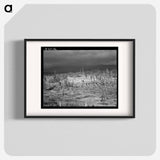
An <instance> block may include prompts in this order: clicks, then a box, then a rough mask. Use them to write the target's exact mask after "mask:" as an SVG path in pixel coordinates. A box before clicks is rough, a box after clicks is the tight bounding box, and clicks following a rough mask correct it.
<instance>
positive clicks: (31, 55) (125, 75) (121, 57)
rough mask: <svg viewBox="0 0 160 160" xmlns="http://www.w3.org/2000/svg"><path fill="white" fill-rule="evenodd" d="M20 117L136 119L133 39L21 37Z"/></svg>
mask: <svg viewBox="0 0 160 160" xmlns="http://www.w3.org/2000/svg"><path fill="white" fill-rule="evenodd" d="M24 43H25V45H24V46H25V48H24V53H25V59H24V61H25V71H24V72H25V78H24V79H25V113H24V115H25V117H27V118H29V117H33V118H34V117H35V118H36V117H37V118H50V117H52V118H54V117H75V118H76V117H87V118H91V117H92V118H93V117H94V118H96V117H97V118H101V117H106V118H134V117H135V40H134V39H25V40H24Z"/></svg>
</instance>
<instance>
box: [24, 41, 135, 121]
mask: <svg viewBox="0 0 160 160" xmlns="http://www.w3.org/2000/svg"><path fill="white" fill-rule="evenodd" d="M28 41H102V42H103V41H131V42H133V93H132V94H133V112H132V113H133V114H132V115H131V116H29V115H27V114H26V103H27V101H26V95H27V94H26V87H27V84H26V78H27V75H26V73H27V66H26V61H27V59H26V53H27V51H26V49H27V47H26V44H27V42H28ZM41 54H42V53H41ZM117 57H118V56H117ZM117 63H118V61H117ZM117 67H118V65H117ZM117 82H118V78H117ZM117 85H118V83H117ZM117 87H118V86H117ZM117 94H118V93H117ZM117 98H118V97H117ZM117 103H118V102H117ZM117 107H118V106H117ZM117 107H114V108H112V109H117ZM47 109H48V108H47ZM24 118H135V39H24Z"/></svg>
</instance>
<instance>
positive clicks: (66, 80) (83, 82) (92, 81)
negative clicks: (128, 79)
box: [43, 69, 117, 107]
mask: <svg viewBox="0 0 160 160" xmlns="http://www.w3.org/2000/svg"><path fill="white" fill-rule="evenodd" d="M43 96H44V97H43V105H44V106H46V107H65V106H79V107H81V106H87V107H89V106H90V107H93V106H96V107H97V106H115V107H116V106H117V71H116V70H108V69H106V70H98V69H97V70H93V71H81V72H69V73H59V74H58V73H53V74H48V75H44V77H43Z"/></svg>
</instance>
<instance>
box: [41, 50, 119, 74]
mask: <svg viewBox="0 0 160 160" xmlns="http://www.w3.org/2000/svg"><path fill="white" fill-rule="evenodd" d="M116 52H117V51H116V50H44V54H43V57H44V60H43V63H44V71H45V72H51V71H52V70H53V71H54V70H62V69H63V68H64V70H67V68H69V69H70V68H71V67H75V68H81V67H86V66H93V67H95V66H99V65H116V63H117V62H116Z"/></svg>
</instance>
